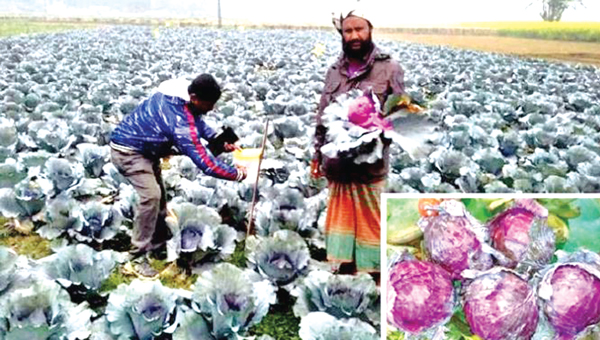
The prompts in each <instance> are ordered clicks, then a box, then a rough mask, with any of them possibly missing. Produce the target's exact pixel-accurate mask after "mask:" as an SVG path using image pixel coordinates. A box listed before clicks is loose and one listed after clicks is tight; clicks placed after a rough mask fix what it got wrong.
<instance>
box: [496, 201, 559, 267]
mask: <svg viewBox="0 0 600 340" xmlns="http://www.w3.org/2000/svg"><path fill="white" fill-rule="evenodd" d="M488 229H489V232H490V237H491V241H492V247H494V248H495V249H496V250H498V252H499V253H501V254H500V256H497V259H498V263H499V264H500V265H502V266H504V267H507V268H516V267H517V265H519V264H520V263H526V264H527V265H529V266H531V267H533V268H534V269H539V268H541V267H543V266H544V265H546V264H548V263H549V262H550V260H551V259H552V255H553V254H554V250H555V247H554V245H555V241H554V232H553V231H552V229H551V228H550V227H549V226H548V211H547V210H546V208H544V207H542V206H541V205H539V204H538V203H537V202H535V201H534V200H532V199H522V200H516V201H515V204H514V205H513V206H512V207H510V208H508V209H507V210H505V211H503V212H502V213H500V214H499V215H497V216H496V217H494V218H493V219H492V220H491V221H490V222H489V223H488Z"/></svg>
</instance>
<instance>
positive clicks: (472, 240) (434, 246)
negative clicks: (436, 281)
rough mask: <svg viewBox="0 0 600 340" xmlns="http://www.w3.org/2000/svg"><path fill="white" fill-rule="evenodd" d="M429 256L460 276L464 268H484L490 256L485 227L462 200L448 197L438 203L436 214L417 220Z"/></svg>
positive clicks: (488, 266) (452, 273)
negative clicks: (466, 208) (448, 198)
mask: <svg viewBox="0 0 600 340" xmlns="http://www.w3.org/2000/svg"><path fill="white" fill-rule="evenodd" d="M419 227H421V229H422V230H423V239H424V242H425V249H426V250H427V253H428V255H429V257H430V258H431V259H432V260H433V261H434V262H436V263H438V264H439V265H441V266H442V267H443V268H444V269H446V270H447V271H448V272H450V273H451V275H452V278H453V279H460V278H461V276H460V274H461V272H462V271H463V270H465V269H476V270H487V269H489V268H491V266H492V258H491V256H490V254H489V253H488V252H486V250H485V249H484V245H485V239H486V234H485V229H483V228H482V226H481V225H480V224H479V222H477V220H475V218H473V216H471V215H470V214H469V213H468V212H467V211H466V210H465V207H464V205H463V204H462V203H460V202H459V201H454V200H448V201H444V202H442V203H441V204H440V205H439V212H438V214H437V216H428V217H423V218H421V220H419Z"/></svg>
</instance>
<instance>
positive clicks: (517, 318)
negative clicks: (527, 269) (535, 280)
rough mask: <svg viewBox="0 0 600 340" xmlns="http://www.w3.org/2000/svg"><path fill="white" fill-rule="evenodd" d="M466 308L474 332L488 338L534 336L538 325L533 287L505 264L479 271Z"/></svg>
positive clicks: (467, 289) (493, 339)
mask: <svg viewBox="0 0 600 340" xmlns="http://www.w3.org/2000/svg"><path fill="white" fill-rule="evenodd" d="M464 311H465V316H466V319H467V322H468V323H469V325H470V326H471V331H472V332H473V333H474V334H476V335H477V336H479V337H481V338H482V339H485V340H501V339H507V338H510V339H514V340H519V339H531V336H532V335H533V333H534V332H535V330H536V327H537V324H538V307H537V301H536V296H535V292H534V289H533V287H531V286H530V285H529V284H528V282H527V280H525V279H523V278H522V277H521V276H519V275H518V274H517V273H516V272H513V271H512V270H509V269H506V268H502V267H495V268H493V269H491V270H488V271H486V272H482V273H479V274H478V275H477V276H476V277H475V278H474V280H473V281H472V282H470V283H469V285H468V286H467V288H466V290H465V295H464Z"/></svg>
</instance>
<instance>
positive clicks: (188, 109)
mask: <svg viewBox="0 0 600 340" xmlns="http://www.w3.org/2000/svg"><path fill="white" fill-rule="evenodd" d="M220 97H221V89H220V87H219V85H218V84H217V82H216V81H215V79H214V78H213V77H212V76H211V75H209V74H201V75H200V76H198V77H197V78H196V79H194V80H193V81H192V82H191V84H190V82H189V81H185V80H179V79H178V80H169V81H166V82H164V83H163V84H161V85H160V87H159V88H158V91H157V92H156V93H154V94H153V95H152V96H151V97H150V98H148V99H146V100H144V101H143V102H142V103H141V104H140V105H139V106H138V107H137V108H136V109H135V110H134V111H133V112H131V113H130V114H128V115H127V116H126V117H125V118H124V119H123V121H122V122H121V123H120V124H119V125H118V126H117V127H116V128H115V130H114V131H113V133H112V135H111V139H110V146H111V159H112V162H113V164H114V165H115V166H116V167H117V169H119V171H120V172H121V173H122V174H123V175H124V176H125V177H126V178H127V179H128V180H129V182H130V183H131V184H132V185H133V186H134V188H135V189H136V191H137V192H138V194H139V195H140V204H139V208H138V209H137V212H136V214H135V217H134V221H133V235H132V238H131V243H132V244H133V247H134V248H133V249H132V250H131V251H130V253H131V254H132V255H133V256H134V257H137V256H140V255H144V254H146V253H147V252H149V251H151V250H154V249H157V248H160V247H162V246H163V245H165V243H166V241H167V240H168V239H169V238H170V237H171V236H170V231H169V229H168V227H167V225H166V222H165V217H166V216H167V201H166V195H165V188H164V184H163V181H162V178H161V171H160V159H161V158H163V157H166V156H169V155H172V154H174V153H181V154H184V155H186V156H188V157H190V158H191V159H192V161H194V163H195V164H196V166H198V168H200V169H201V170H202V171H203V172H204V173H205V174H206V175H209V176H213V177H216V178H221V179H225V180H230V181H242V180H243V179H244V178H246V169H244V168H241V167H234V166H230V165H227V164H225V163H223V162H222V161H221V160H219V159H218V158H215V157H214V156H213V155H212V154H211V153H210V152H209V151H208V149H207V148H205V147H204V146H203V144H202V143H201V142H200V139H201V138H202V139H204V140H206V141H208V142H210V141H212V140H213V139H214V137H215V136H216V133H215V132H214V131H213V130H212V129H211V128H210V127H209V126H208V125H206V123H205V122H204V121H203V120H202V116H203V115H204V114H206V113H207V112H208V111H210V110H212V109H213V107H214V105H215V103H216V102H217V100H219V98H220ZM173 149H176V151H177V152H174V150H173ZM223 149H224V150H226V151H233V150H234V149H236V146H234V145H233V144H225V145H223Z"/></svg>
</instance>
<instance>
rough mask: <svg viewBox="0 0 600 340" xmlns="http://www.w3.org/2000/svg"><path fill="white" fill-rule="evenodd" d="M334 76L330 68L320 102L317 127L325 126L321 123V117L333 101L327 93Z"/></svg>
mask: <svg viewBox="0 0 600 340" xmlns="http://www.w3.org/2000/svg"><path fill="white" fill-rule="evenodd" d="M332 75H333V70H332V69H331V68H330V69H329V70H328V71H327V74H326V75H325V83H324V84H323V91H321V100H320V101H319V110H318V111H317V126H319V125H323V123H322V121H321V116H322V115H323V110H325V108H326V107H327V105H329V102H330V101H331V95H330V94H328V93H327V91H326V89H327V85H328V84H329V83H330V82H331V78H332Z"/></svg>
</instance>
